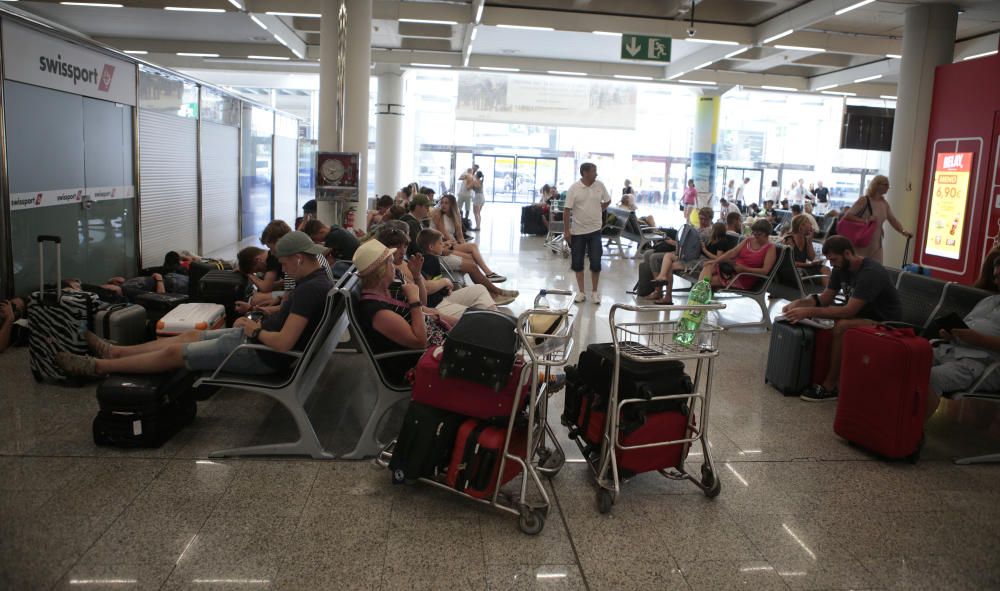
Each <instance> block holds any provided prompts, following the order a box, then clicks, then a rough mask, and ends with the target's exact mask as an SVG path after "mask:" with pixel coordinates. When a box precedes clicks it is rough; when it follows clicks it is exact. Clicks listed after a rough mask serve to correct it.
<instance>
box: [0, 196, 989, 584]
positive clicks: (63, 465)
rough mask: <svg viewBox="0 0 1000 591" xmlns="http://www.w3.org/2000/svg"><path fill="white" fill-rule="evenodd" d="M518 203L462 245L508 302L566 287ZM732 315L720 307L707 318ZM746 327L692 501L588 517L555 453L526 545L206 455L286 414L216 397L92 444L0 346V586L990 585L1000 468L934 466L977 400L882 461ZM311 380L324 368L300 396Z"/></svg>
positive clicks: (509, 526)
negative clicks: (770, 365) (151, 445)
mask: <svg viewBox="0 0 1000 591" xmlns="http://www.w3.org/2000/svg"><path fill="white" fill-rule="evenodd" d="M491 209H492V210H494V211H491ZM518 213H519V211H518V210H517V209H515V208H500V207H497V206H492V207H489V208H487V214H488V215H490V216H491V221H492V223H491V224H490V225H489V226H488V229H487V231H486V232H484V236H483V237H482V238H481V242H482V243H483V249H484V251H485V252H489V253H490V256H489V258H490V261H491V263H492V264H493V265H494V267H495V268H496V269H497V270H498V271H499V272H503V273H506V274H509V275H511V276H513V275H517V277H516V278H514V277H512V279H511V280H510V282H509V285H510V286H513V287H516V288H518V289H520V290H521V291H522V294H523V295H522V297H521V298H520V299H519V301H518V304H521V305H523V304H524V303H527V302H529V301H530V296H531V295H532V294H533V292H534V291H535V290H537V289H538V288H541V287H543V286H565V285H567V284H568V283H567V281H568V280H569V279H570V277H569V274H568V272H567V267H568V265H567V262H566V261H565V260H564V259H562V258H560V257H556V256H554V255H551V254H548V253H546V252H544V251H542V250H541V249H540V243H541V239H540V238H521V237H520V236H518V235H517V232H516V229H515V222H516V218H517V215H518ZM605 262H606V272H605V273H604V276H603V282H602V285H601V292H602V293H603V294H604V295H605V296H606V298H605V302H604V303H602V304H601V305H600V306H599V307H598V306H594V305H593V304H584V305H583V306H582V308H581V313H580V315H579V320H578V323H577V328H578V331H579V336H580V339H579V341H578V342H583V343H586V342H594V341H597V340H607V339H608V336H609V332H608V331H609V329H608V323H607V318H608V313H609V310H610V308H611V305H612V302H615V301H618V302H622V301H631V298H628V297H626V296H625V294H624V290H625V289H626V288H628V287H631V284H632V283H633V281H634V276H635V265H636V262H635V261H634V260H630V259H624V260H622V259H617V258H615V259H606V260H605ZM588 291H589V288H588ZM515 311H517V310H515ZM754 313H755V310H754V308H753V306H752V305H747V304H746V303H741V302H736V303H734V305H733V307H732V308H730V309H729V310H727V311H726V313H725V314H724V316H723V318H724V320H727V321H730V320H737V319H742V318H743V317H752V315H753V314H754ZM767 339H768V336H767V333H765V332H764V331H762V330H734V331H731V332H727V333H726V334H725V335H724V336H723V339H722V351H723V353H722V356H721V358H720V359H719V361H718V364H717V371H716V381H715V392H714V394H713V405H712V414H711V417H710V418H711V421H710V424H709V431H710V439H711V442H712V451H713V454H714V458H715V460H716V462H717V464H718V467H719V473H720V475H721V478H722V483H723V488H722V493H721V494H720V495H719V496H718V497H717V498H716V499H714V500H709V499H706V498H705V497H704V496H703V495H702V494H700V493H699V491H698V490H697V489H696V488H695V487H694V486H692V485H691V484H690V483H677V482H670V481H666V480H664V479H663V478H660V477H659V476H656V475H644V476H640V477H637V478H635V479H633V480H632V481H630V482H628V483H626V485H625V487H624V489H623V494H622V495H621V496H620V497H619V498H618V502H617V504H616V505H615V508H614V511H613V512H612V513H611V514H610V515H600V514H598V512H597V510H596V505H595V501H594V488H593V484H592V481H591V477H590V473H589V471H588V468H587V467H586V466H585V465H584V464H582V463H579V462H578V461H577V462H574V461H570V462H569V463H567V464H566V466H565V467H564V468H563V470H562V471H561V472H560V473H559V474H558V475H557V476H556V477H555V478H554V479H553V480H552V481H551V485H550V488H549V492H550V494H551V496H552V498H553V501H554V506H553V507H552V510H551V512H550V515H549V518H548V521H547V524H546V527H545V529H544V531H543V532H542V533H541V534H540V535H539V536H537V537H528V536H525V535H523V534H521V533H520V532H518V530H517V528H516V525H515V520H514V519H513V518H512V517H511V516H509V515H506V514H500V513H497V512H495V511H490V510H485V509H482V508H479V507H477V506H474V505H472V504H471V503H468V502H465V500H464V499H460V498H457V497H455V496H454V495H448V494H446V493H444V492H443V491H439V490H431V489H430V488H429V487H427V486H412V487H394V486H392V485H391V484H390V482H389V476H388V474H387V473H386V472H385V471H383V470H380V469H378V468H376V467H375V466H374V465H373V464H372V463H370V462H338V461H331V462H317V461H310V460H297V459H280V460H279V459H275V460H260V461H239V460H207V459H206V457H207V454H208V452H210V451H212V450H215V449H219V448H222V447H230V446H234V445H242V444H244V443H246V442H247V441H248V440H249V439H253V438H255V437H258V436H261V435H262V434H263V435H264V436H266V434H267V433H268V431H269V427H268V426H271V427H273V426H274V424H276V423H279V424H280V423H282V422H287V419H285V418H284V417H282V416H281V413H280V412H279V411H278V410H276V409H275V407H274V405H273V404H272V403H270V402H268V401H266V400H264V399H262V398H260V397H257V396H251V395H247V394H243V393H239V392H231V391H224V392H220V393H219V394H217V395H216V396H214V397H213V398H212V399H210V400H209V401H207V402H204V403H202V404H201V406H200V408H199V418H198V420H197V421H196V422H195V424H194V425H193V426H192V427H190V428H189V429H187V430H186V431H184V432H182V433H181V434H179V435H178V436H177V437H176V438H174V439H173V440H172V441H170V442H169V443H168V444H166V445H165V446H163V447H162V448H160V449H158V450H146V451H138V452H125V451H118V450H110V449H105V448H97V447H95V446H94V445H93V443H92V442H91V439H90V420H91V418H92V416H93V414H94V412H95V410H96V403H95V402H94V388H93V387H89V388H83V389H65V388H57V387H51V386H39V385H36V384H35V383H34V382H33V381H32V380H31V378H30V375H29V372H28V370H27V354H26V351H24V350H15V351H12V352H10V353H8V354H5V355H3V356H0V375H2V376H3V386H2V394H0V589H13V590H21V589H30V590H34V589H49V588H57V589H64V588H69V589H88V590H89V589H105V588H106V589H129V590H131V589H199V590H200V589H213V588H218V589H253V590H256V589H354V588H359V589H411V588H416V589H419V588H431V589H535V588H539V589H549V588H552V589H583V588H589V589H615V590H619V589H632V588H634V589H643V590H647V589H729V588H745V589H786V588H787V589H889V588H893V589H934V590H938V589H997V588H1000V558H998V557H1000V468H998V467H997V466H991V465H986V466H969V467H959V466H955V465H953V464H952V463H951V461H950V459H952V458H954V457H957V456H960V455H966V454H970V453H977V452H985V451H993V450H995V449H1000V440H998V439H997V438H996V437H992V436H990V435H989V433H988V432H989V430H990V425H991V424H995V423H996V420H995V419H996V414H995V412H994V410H993V408H992V407H990V406H988V405H985V406H984V405H980V406H968V405H967V406H959V405H950V406H949V407H946V408H943V409H942V410H941V411H940V412H939V413H938V415H937V416H936V417H935V418H934V419H933V420H932V421H931V423H930V424H929V425H928V441H927V447H926V448H925V452H924V456H923V459H922V460H921V462H920V463H919V464H918V465H916V466H912V465H908V464H887V463H883V462H880V461H877V460H874V459H873V458H872V457H870V456H868V455H866V454H865V453H863V452H860V451H858V450H856V449H854V448H851V447H849V446H848V445H846V444H845V443H844V442H843V441H842V440H840V439H839V438H837V437H836V436H835V435H834V434H833V432H832V420H833V413H834V405H833V404H809V403H805V402H802V401H800V400H798V399H797V398H785V397H782V396H781V395H780V394H778V393H777V392H775V391H774V390H772V389H771V388H770V387H768V386H766V385H765V384H764V382H763V377H762V374H763V369H762V368H763V364H764V362H765V359H766V355H767ZM890 370H891V369H890ZM335 392H336V384H335V381H333V378H330V379H329V380H328V379H324V381H323V383H322V384H321V386H320V392H318V394H321V395H330V394H332V393H335ZM560 410H561V401H560V400H559V399H558V398H556V399H553V414H554V415H557V414H558V412H559V411H560ZM557 431H560V432H561V431H562V429H561V428H557ZM566 445H567V447H566V450H567V452H568V454H569V455H570V458H571V460H573V459H577V458H579V453H578V452H577V450H576V449H575V447H572V446H571V445H570V444H568V443H566ZM700 459H701V458H700V456H699V455H694V454H693V455H692V456H691V457H690V458H689V463H690V464H691V465H692V466H693V467H694V468H697V464H698V463H700Z"/></svg>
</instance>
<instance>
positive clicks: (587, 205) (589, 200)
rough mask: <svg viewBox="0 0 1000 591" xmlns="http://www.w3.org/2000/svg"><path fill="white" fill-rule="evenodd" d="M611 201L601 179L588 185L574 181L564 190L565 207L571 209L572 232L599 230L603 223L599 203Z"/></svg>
mask: <svg viewBox="0 0 1000 591" xmlns="http://www.w3.org/2000/svg"><path fill="white" fill-rule="evenodd" d="M605 201H611V195H610V194H609V193H608V189H607V187H605V186H604V183H602V182H601V181H596V180H595V181H594V182H593V184H591V185H590V186H589V187H588V186H587V185H585V184H583V182H582V181H576V182H575V183H573V184H572V185H570V187H569V190H567V191H566V205H565V206H564V207H565V208H566V209H572V210H573V213H572V219H573V222H572V227H571V228H570V230H571V232H572V233H573V234H578V235H583V234H590V233H592V232H599V231H600V230H601V227H602V226H603V225H604V224H603V221H602V219H601V217H602V216H601V203H603V202H605Z"/></svg>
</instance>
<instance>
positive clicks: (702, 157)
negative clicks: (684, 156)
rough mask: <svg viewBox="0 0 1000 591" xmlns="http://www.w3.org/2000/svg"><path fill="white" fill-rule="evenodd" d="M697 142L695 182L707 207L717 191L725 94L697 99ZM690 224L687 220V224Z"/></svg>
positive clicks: (705, 93) (694, 148)
mask: <svg viewBox="0 0 1000 591" xmlns="http://www.w3.org/2000/svg"><path fill="white" fill-rule="evenodd" d="M696 100H697V101H698V103H697V107H696V108H695V115H694V141H693V142H692V144H691V178H693V179H694V186H695V188H696V189H698V207H707V206H708V205H709V204H710V203H711V202H712V194H713V192H714V191H715V161H716V158H717V156H718V151H717V150H718V147H717V142H718V137H719V106H720V105H721V104H722V92H720V91H703V92H702V94H701V96H699V97H697V99H696ZM685 221H687V220H685Z"/></svg>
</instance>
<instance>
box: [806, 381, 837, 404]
mask: <svg viewBox="0 0 1000 591" xmlns="http://www.w3.org/2000/svg"><path fill="white" fill-rule="evenodd" d="M837 394H838V392H837V389H836V388H834V389H833V390H827V389H826V388H824V387H823V386H822V385H820V384H813V385H812V386H809V388H807V389H806V391H805V392H803V393H802V395H801V396H799V398H801V399H802V400H806V401H808V402H826V401H827V400H836V399H837Z"/></svg>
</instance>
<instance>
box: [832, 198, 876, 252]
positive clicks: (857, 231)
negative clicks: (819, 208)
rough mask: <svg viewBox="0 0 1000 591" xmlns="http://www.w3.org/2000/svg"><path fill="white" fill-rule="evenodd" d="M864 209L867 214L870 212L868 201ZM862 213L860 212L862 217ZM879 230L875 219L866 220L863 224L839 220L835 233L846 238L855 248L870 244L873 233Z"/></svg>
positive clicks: (870, 205)
mask: <svg viewBox="0 0 1000 591" xmlns="http://www.w3.org/2000/svg"><path fill="white" fill-rule="evenodd" d="M865 209H866V210H868V211H869V212H870V211H871V210H872V203H871V201H870V200H869V201H868V202H867V204H866V206H865ZM864 213H865V212H864V211H862V212H861V214H862V215H864ZM878 229H879V224H878V220H876V219H875V218H868V219H867V220H865V221H863V222H855V221H851V220H840V221H839V222H837V233H838V234H840V235H841V236H843V237H844V238H847V239H848V240H850V241H851V244H853V245H854V246H856V247H865V246H868V245H869V244H871V241H872V238H873V237H874V236H875V232H877V231H878Z"/></svg>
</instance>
